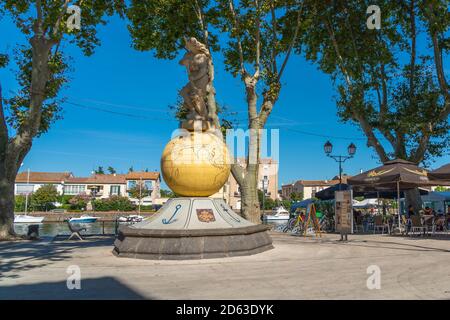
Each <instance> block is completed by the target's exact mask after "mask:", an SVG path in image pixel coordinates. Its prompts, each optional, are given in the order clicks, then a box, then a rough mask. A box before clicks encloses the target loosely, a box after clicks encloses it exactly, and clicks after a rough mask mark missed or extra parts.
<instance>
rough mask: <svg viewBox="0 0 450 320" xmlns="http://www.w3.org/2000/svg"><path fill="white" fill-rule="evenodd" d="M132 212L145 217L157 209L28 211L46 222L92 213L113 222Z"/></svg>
mask: <svg viewBox="0 0 450 320" xmlns="http://www.w3.org/2000/svg"><path fill="white" fill-rule="evenodd" d="M15 214H16V215H19V214H25V213H23V212H16V213H15ZM131 214H139V215H141V216H143V217H144V218H147V217H151V216H152V215H154V214H155V211H146V212H142V211H141V213H138V212H137V211H126V212H117V211H84V212H65V213H59V212H58V213H56V212H40V211H36V212H28V213H27V215H30V216H33V217H44V222H63V221H65V220H66V219H68V218H70V217H81V216H82V215H91V216H94V217H98V218H99V219H98V220H99V221H105V222H113V221H116V219H117V218H118V217H120V216H128V215H131Z"/></svg>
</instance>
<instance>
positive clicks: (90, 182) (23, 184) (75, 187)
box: [14, 172, 161, 205]
mask: <svg viewBox="0 0 450 320" xmlns="http://www.w3.org/2000/svg"><path fill="white" fill-rule="evenodd" d="M160 183H161V177H160V174H159V172H130V173H127V174H93V175H91V176H90V177H74V176H73V174H72V173H70V172H29V173H28V172H21V173H19V174H18V175H17V177H16V183H15V189H14V192H15V194H16V195H20V194H26V193H32V192H35V191H36V190H38V189H39V188H40V187H41V186H43V185H49V184H51V185H54V186H55V187H56V190H57V191H58V193H59V194H64V195H73V196H75V195H79V194H86V195H89V196H91V197H93V198H96V199H106V198H109V197H110V196H114V195H118V196H123V197H128V198H130V200H131V201H132V202H134V203H136V204H137V203H138V202H139V201H138V199H135V198H132V197H131V195H130V193H129V192H128V191H129V190H130V189H131V188H133V187H134V186H136V185H137V186H139V185H142V186H145V188H146V189H148V190H151V191H152V192H151V195H150V196H147V197H144V198H143V199H142V202H141V205H152V204H155V202H157V201H156V199H158V198H160V197H161V194H160Z"/></svg>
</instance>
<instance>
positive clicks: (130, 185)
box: [128, 180, 136, 189]
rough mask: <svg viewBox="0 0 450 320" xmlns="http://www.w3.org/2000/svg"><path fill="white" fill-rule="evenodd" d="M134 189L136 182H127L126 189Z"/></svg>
mask: <svg viewBox="0 0 450 320" xmlns="http://www.w3.org/2000/svg"><path fill="white" fill-rule="evenodd" d="M134 187H136V180H129V181H128V189H133V188H134Z"/></svg>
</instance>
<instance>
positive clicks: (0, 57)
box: [0, 53, 9, 68]
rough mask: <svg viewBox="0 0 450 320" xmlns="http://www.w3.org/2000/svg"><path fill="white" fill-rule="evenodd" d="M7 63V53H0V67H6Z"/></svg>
mask: <svg viewBox="0 0 450 320" xmlns="http://www.w3.org/2000/svg"><path fill="white" fill-rule="evenodd" d="M8 63H9V57H8V55H7V54H4V53H0V68H4V67H6V65H7V64H8Z"/></svg>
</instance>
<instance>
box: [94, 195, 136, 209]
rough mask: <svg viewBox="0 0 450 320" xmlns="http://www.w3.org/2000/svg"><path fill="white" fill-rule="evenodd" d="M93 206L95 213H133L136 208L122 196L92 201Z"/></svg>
mask: <svg viewBox="0 0 450 320" xmlns="http://www.w3.org/2000/svg"><path fill="white" fill-rule="evenodd" d="M93 206H94V209H95V211H133V210H135V209H136V206H135V205H134V204H133V203H132V202H131V201H130V200H129V199H128V198H127V197H122V196H111V197H109V198H107V199H97V200H94V204H93Z"/></svg>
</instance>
